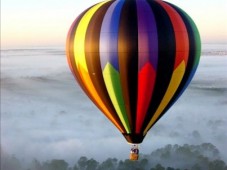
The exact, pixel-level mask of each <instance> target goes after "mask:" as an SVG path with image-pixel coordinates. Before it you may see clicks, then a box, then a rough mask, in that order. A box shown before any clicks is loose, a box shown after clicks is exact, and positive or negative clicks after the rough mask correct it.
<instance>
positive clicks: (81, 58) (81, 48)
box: [74, 1, 124, 132]
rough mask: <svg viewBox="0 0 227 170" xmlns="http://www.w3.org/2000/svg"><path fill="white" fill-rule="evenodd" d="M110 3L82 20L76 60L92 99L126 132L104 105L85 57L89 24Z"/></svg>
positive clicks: (91, 10) (79, 26) (77, 32)
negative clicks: (96, 13) (97, 12)
mask: <svg viewBox="0 0 227 170" xmlns="http://www.w3.org/2000/svg"><path fill="white" fill-rule="evenodd" d="M107 2H108V1H105V2H102V3H99V4H97V5H95V6H94V7H92V8H91V9H90V10H88V11H87V12H86V13H85V15H84V16H83V17H82V19H81V20H80V22H79V24H78V27H77V30H76V33H75V39H74V60H75V63H76V67H77V70H78V72H79V74H80V77H81V80H82V81H83V84H84V86H85V88H86V89H87V90H88V92H89V94H90V95H91V96H92V98H93V99H94V100H95V101H96V103H97V105H98V107H99V108H100V109H101V110H102V111H103V112H104V114H105V115H106V116H107V117H108V118H109V119H110V120H111V121H112V122H113V123H114V125H115V126H116V127H117V128H118V129H119V130H120V131H121V132H124V130H123V129H122V128H121V127H120V126H119V123H118V122H116V120H115V119H114V118H113V116H112V114H111V112H110V111H109V110H108V109H107V107H106V106H105V104H104V103H103V101H102V99H101V98H100V96H99V94H98V93H97V91H96V89H95V87H94V85H93V83H92V80H91V78H90V75H89V73H88V68H87V64H86V56H85V37H86V30H87V27H88V24H89V22H90V20H91V18H92V16H93V15H94V13H95V12H96V11H97V10H98V9H99V8H100V7H101V6H102V5H103V4H105V3H107Z"/></svg>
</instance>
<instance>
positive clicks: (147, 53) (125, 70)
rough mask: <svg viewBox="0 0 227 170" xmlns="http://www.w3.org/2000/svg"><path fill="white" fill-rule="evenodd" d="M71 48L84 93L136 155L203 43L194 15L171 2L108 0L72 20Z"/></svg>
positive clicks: (180, 89) (70, 60) (72, 64)
mask: <svg viewBox="0 0 227 170" xmlns="http://www.w3.org/2000/svg"><path fill="white" fill-rule="evenodd" d="M66 53H67V60H68V64H69V67H70V69H71V71H72V74H73V75H74V77H75V79H76V80H77V82H78V83H79V85H80V86H81V88H82V89H83V91H84V92H85V93H86V94H87V96H88V97H89V98H90V99H91V100H92V101H93V102H94V104H95V105H96V106H97V107H98V108H99V109H100V110H101V111H102V113H103V114H104V115H105V116H106V117H107V118H108V119H109V120H110V121H111V122H112V123H113V124H114V125H115V127H116V128H117V129H118V130H119V131H120V132H121V133H122V134H123V136H124V137H125V139H126V140H127V141H128V143H130V144H133V147H132V152H131V155H130V158H131V159H134V160H135V159H138V150H137V149H138V146H137V144H140V143H141V142H142V141H143V139H144V137H145V136H146V134H147V132H148V131H149V129H151V127H152V126H153V125H154V124H155V123H156V122H157V121H158V120H159V119H160V118H161V117H162V116H163V115H164V113H166V112H167V110H168V109H169V108H170V107H171V106H172V105H173V104H174V103H175V101H176V100H177V99H178V98H179V97H180V96H181V94H182V93H183V91H184V90H185V89H186V87H187V86H188V85H189V83H190V81H191V79H192V77H193V76H194V74H195V71H196V69H197V66H198V64H199V58H200V53H201V42H200V36H199V32H198V29H197V27H196V25H195V23H194V22H193V20H192V19H191V18H190V17H189V16H188V15H187V14H186V13H185V12H184V11H183V10H182V9H180V8H179V7H177V6H175V5H173V4H171V3H168V2H164V1H161V0H110V1H104V2H100V3H98V4H96V5H94V6H92V7H90V8H88V9H87V10H85V11H84V12H83V13H81V14H80V15H79V16H78V17H77V18H76V19H75V21H74V22H73V24H72V26H71V28H70V30H69V32H68V37H67V44H66ZM133 150H136V151H135V152H134V151H133Z"/></svg>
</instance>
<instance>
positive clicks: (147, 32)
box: [136, 0, 158, 133]
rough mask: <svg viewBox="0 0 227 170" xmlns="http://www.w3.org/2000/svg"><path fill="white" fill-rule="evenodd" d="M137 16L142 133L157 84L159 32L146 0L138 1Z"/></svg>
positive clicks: (138, 121)
mask: <svg viewBox="0 0 227 170" xmlns="http://www.w3.org/2000/svg"><path fill="white" fill-rule="evenodd" d="M137 16H138V47H139V49H138V50H139V54H138V55H139V56H138V57H139V58H138V67H139V70H138V71H139V72H138V95H137V96H138V99H137V113H136V133H141V128H142V125H143V121H144V118H145V116H146V114H147V109H148V107H149V103H150V100H151V97H152V92H153V88H154V84H155V78H156V68H157V61H158V34H157V26H156V21H155V18H154V14H153V12H152V10H151V8H150V6H149V4H148V3H147V2H146V1H145V0H141V1H137ZM147 16H149V17H147Z"/></svg>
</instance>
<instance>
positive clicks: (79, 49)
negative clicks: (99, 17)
mask: <svg viewBox="0 0 227 170" xmlns="http://www.w3.org/2000/svg"><path fill="white" fill-rule="evenodd" d="M107 2H108V1H105V2H102V3H99V4H97V5H95V6H94V7H92V8H91V9H90V10H88V11H87V12H86V13H85V15H84V16H83V17H82V19H81V20H80V22H79V24H78V27H77V30H76V33H75V39H74V56H75V58H76V60H75V62H76V65H77V66H78V65H80V66H82V67H83V69H85V70H86V71H88V69H87V64H86V59H85V37H86V31H87V27H88V24H89V22H90V20H91V18H92V16H93V15H94V13H95V12H96V11H97V10H98V9H99V8H100V7H101V6H102V5H103V4H105V3H107Z"/></svg>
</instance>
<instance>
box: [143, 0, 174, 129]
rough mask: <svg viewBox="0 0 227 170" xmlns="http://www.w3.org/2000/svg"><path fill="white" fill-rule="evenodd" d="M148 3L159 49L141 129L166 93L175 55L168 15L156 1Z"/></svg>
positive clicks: (150, 0) (172, 30)
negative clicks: (155, 28)
mask: <svg viewBox="0 0 227 170" xmlns="http://www.w3.org/2000/svg"><path fill="white" fill-rule="evenodd" d="M148 3H149V4H150V6H151V8H152V10H153V12H154V16H155V19H156V24H157V31H158V50H159V51H158V66H157V74H156V80H155V87H154V92H153V95H152V99H151V102H150V105H149V108H148V113H147V115H146V118H145V122H144V124H143V130H144V129H145V128H146V126H147V125H148V123H149V122H150V120H151V118H152V117H153V115H154V113H155V111H156V110H157V108H158V106H159V105H160V102H161V100H162V99H163V97H164V95H165V93H166V90H167V88H168V85H169V82H170V80H171V77H172V73H173V69H174V63H175V55H176V40H175V34H174V29H173V25H172V23H171V20H170V17H169V16H168V14H167V12H166V11H165V9H164V8H163V7H162V6H161V5H159V4H158V3H157V2H155V1H152V0H149V1H148Z"/></svg>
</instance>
